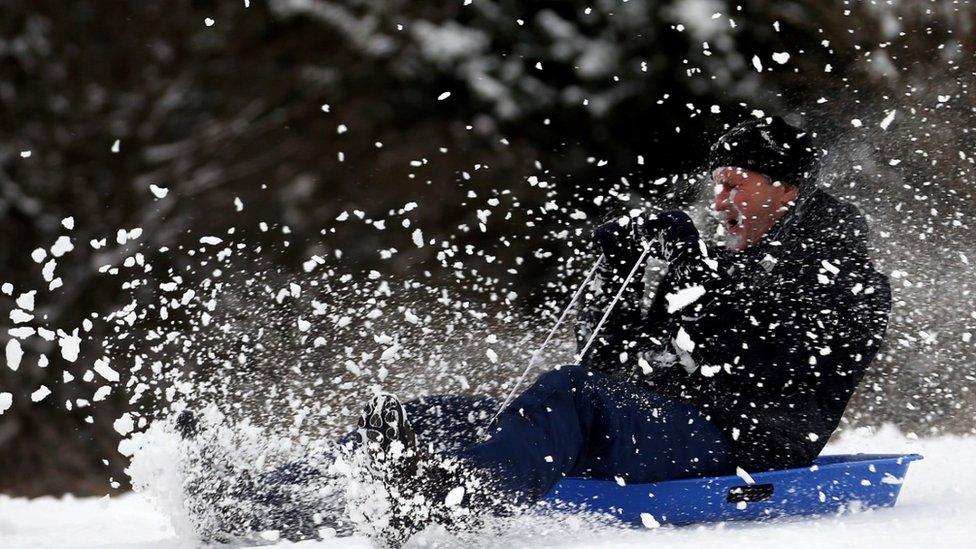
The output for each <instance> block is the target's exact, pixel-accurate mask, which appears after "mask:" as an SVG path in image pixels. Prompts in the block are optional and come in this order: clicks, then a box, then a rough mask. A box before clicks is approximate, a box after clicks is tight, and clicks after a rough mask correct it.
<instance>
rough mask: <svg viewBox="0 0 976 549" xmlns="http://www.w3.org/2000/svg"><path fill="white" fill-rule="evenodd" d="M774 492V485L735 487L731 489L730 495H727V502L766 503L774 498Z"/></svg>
mask: <svg viewBox="0 0 976 549" xmlns="http://www.w3.org/2000/svg"><path fill="white" fill-rule="evenodd" d="M773 491H774V488H773V485H772V484H747V485H745V486H733V487H732V488H729V491H728V493H727V494H725V502H726V503H743V502H749V503H754V502H757V501H766V500H767V499H769V498H771V497H773Z"/></svg>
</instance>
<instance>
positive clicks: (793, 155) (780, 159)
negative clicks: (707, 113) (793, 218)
mask: <svg viewBox="0 0 976 549" xmlns="http://www.w3.org/2000/svg"><path fill="white" fill-rule="evenodd" d="M816 162H817V152H816V149H815V148H814V144H813V138H812V137H811V135H810V133H809V132H807V131H805V130H802V129H800V128H797V127H796V126H791V125H790V124H789V123H787V122H786V121H785V120H783V119H782V118H780V117H779V116H768V117H766V118H759V119H756V120H748V121H746V122H742V123H741V124H739V125H737V126H735V127H734V128H732V129H731V130H729V131H728V132H726V133H725V135H723V136H722V137H720V138H719V139H718V141H716V142H715V144H714V145H712V151H711V154H710V155H709V161H708V168H709V171H713V170H715V169H716V168H721V167H724V166H732V167H736V168H744V169H747V170H751V171H754V172H759V173H761V174H765V175H767V176H769V177H770V178H772V179H773V180H774V181H782V182H784V183H789V184H792V185H796V186H798V187H807V186H810V185H813V184H814V182H815V180H816Z"/></svg>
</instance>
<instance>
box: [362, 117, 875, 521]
mask: <svg viewBox="0 0 976 549" xmlns="http://www.w3.org/2000/svg"><path fill="white" fill-rule="evenodd" d="M816 164H817V154H816V149H815V148H814V145H813V142H812V139H811V136H810V135H809V134H808V133H806V132H804V131H803V130H801V129H799V128H796V127H793V126H791V125H789V124H788V123H786V122H785V121H783V120H782V119H781V118H778V117H770V118H765V119H760V120H752V121H748V122H744V123H742V124H740V125H738V126H736V127H735V128H733V129H732V130H731V131H729V132H728V133H726V134H725V135H724V136H722V138H721V139H719V141H718V142H717V143H716V144H715V145H714V146H713V148H712V154H711V159H710V168H711V170H712V177H713V179H714V182H715V186H716V197H715V204H714V209H715V212H716V213H717V215H718V217H719V219H720V221H721V222H722V228H723V230H724V232H725V239H726V242H725V246H726V249H725V250H716V249H710V248H707V247H706V246H705V245H704V243H703V242H702V241H701V240H700V239H699V234H698V231H697V229H696V228H695V226H694V224H693V223H692V222H691V220H690V218H689V217H688V216H687V215H686V214H684V213H682V212H680V211H673V212H667V213H663V214H656V215H654V214H648V215H643V216H640V217H638V218H636V219H622V220H619V221H612V222H610V223H607V224H605V225H603V226H601V227H599V228H598V229H597V230H596V232H595V233H594V238H595V240H596V242H597V244H598V246H599V248H600V249H601V251H602V252H603V254H604V256H605V257H606V261H605V262H604V263H603V266H602V267H601V270H600V271H599V276H598V277H597V280H596V283H595V285H594V287H593V288H591V291H590V292H588V294H587V299H586V302H585V305H584V307H583V310H582V311H581V312H580V315H579V320H578V336H579V345H580V346H581V347H582V345H583V342H584V341H585V340H586V339H587V338H588V337H589V336H591V335H592V330H593V328H594V326H595V324H596V322H595V321H596V320H597V319H598V318H599V317H600V316H602V314H603V312H604V311H605V309H606V308H607V306H609V304H610V301H611V298H612V296H613V295H614V294H615V293H616V291H617V289H618V287H619V285H620V284H621V282H622V281H623V280H624V277H625V274H626V273H628V272H629V271H630V270H631V268H632V265H633V263H634V262H635V261H636V260H637V259H638V258H639V257H640V255H641V251H642V249H643V246H644V245H645V243H646V244H647V245H650V247H651V252H652V254H653V255H655V256H656V257H657V258H659V259H663V260H665V261H667V263H668V268H667V272H666V274H665V275H664V277H663V279H662V281H661V282H660V285H659V287H658V289H657V292H656V294H655V296H654V299H653V303H652V305H651V307H650V311H649V312H648V314H646V315H642V314H641V311H640V301H641V300H640V298H641V296H642V294H643V290H644V288H643V282H642V279H641V277H635V279H634V281H633V282H631V284H630V286H629V287H628V288H627V289H626V290H625V292H624V299H622V300H621V301H620V302H619V303H618V304H617V305H616V307H615V308H614V310H613V311H612V314H611V316H610V317H609V319H608V321H607V323H606V324H605V326H604V328H603V330H602V332H601V333H599V334H598V335H597V339H596V342H595V345H594V346H593V348H592V349H591V351H590V352H589V354H588V355H587V356H586V357H584V360H583V363H582V365H580V366H570V367H562V368H557V369H556V370H553V371H551V372H548V373H546V374H543V375H542V376H540V378H539V379H538V380H537V381H536V383H535V384H534V385H533V386H532V387H531V388H529V389H528V390H527V391H525V392H524V393H522V395H521V396H519V397H518V398H517V399H515V400H514V401H513V402H512V403H511V404H510V405H509V406H508V407H507V409H506V410H505V411H504V412H503V413H502V414H501V416H500V417H499V418H498V420H497V422H496V423H495V424H494V425H493V426H492V430H491V433H490V437H489V438H488V440H486V441H484V442H480V443H477V444H474V445H471V446H468V447H466V448H463V449H460V450H457V451H454V452H449V453H447V455H448V458H447V459H446V462H447V463H448V465H446V466H439V465H438V464H437V463H438V460H436V459H431V458H430V457H425V456H423V455H422V454H423V452H422V450H417V445H416V442H414V434H413V433H412V431H411V429H410V425H409V423H408V421H407V418H406V417H405V411H404V408H403V407H402V406H400V405H399V403H398V402H396V400H395V399H393V398H392V397H390V396H389V395H381V396H379V397H377V399H375V400H374V401H373V402H372V403H371V404H370V406H368V407H367V410H366V412H364V416H363V419H362V420H361V423H360V426H361V428H362V430H363V431H364V432H365V434H366V438H367V440H368V441H371V443H370V444H367V448H369V449H370V451H371V452H372V455H373V456H374V461H375V462H376V463H378V464H380V468H381V469H382V468H383V467H387V470H390V469H391V468H393V469H397V472H396V473H395V474H388V475H387V476H385V477H384V479H385V481H386V482H387V483H388V484H392V485H394V486H395V487H396V489H403V490H404V493H406V494H412V495H417V494H419V495H420V497H421V499H422V500H424V501H427V502H428V503H429V504H430V506H431V508H430V509H428V510H427V511H425V516H424V518H421V519H419V520H412V519H411V518H410V517H409V516H408V517H406V518H405V522H404V523H403V524H405V525H406V526H405V527H406V528H408V530H413V529H417V528H420V527H422V526H423V524H424V523H425V522H427V521H432V520H439V519H440V518H444V519H445V520H447V521H450V520H451V517H450V516H449V515H451V509H450V508H454V509H472V508H473V509H475V510H477V509H480V508H482V507H484V506H489V507H490V506H491V505H492V501H493V502H494V505H495V506H496V507H497V506H499V505H501V504H502V503H503V502H508V503H514V504H528V503H531V502H533V501H535V500H537V499H539V498H542V497H543V496H545V494H546V493H547V492H548V491H549V489H550V488H551V487H552V486H553V485H554V484H555V483H556V482H558V481H559V480H560V479H561V478H563V477H566V476H588V477H594V478H601V479H614V478H622V479H624V480H625V481H626V482H628V483H641V482H654V481H660V480H666V479H674V478H682V477H691V476H703V475H714V474H723V473H729V472H731V471H734V470H735V468H736V467H742V468H743V469H745V470H747V471H763V470H770V469H779V468H787V467H797V466H804V465H809V464H810V463H811V462H812V460H813V459H814V458H815V457H816V456H817V455H818V454H819V452H820V450H821V449H822V448H823V446H824V445H825V444H826V442H827V440H828V438H829V437H830V434H831V433H832V432H833V430H834V429H835V428H836V427H837V424H838V422H839V420H840V418H841V415H842V414H843V411H844V408H845V406H846V405H847V402H848V400H849V399H850V397H851V395H852V393H853V392H854V389H855V388H856V386H857V383H858V381H859V380H860V379H861V377H862V375H863V373H864V371H865V368H866V367H867V366H868V364H869V363H870V362H871V360H872V358H873V357H874V355H875V353H876V352H877V350H878V347H879V345H880V344H881V341H882V338H883V336H884V332H885V329H886V326H887V318H888V313H889V310H890V290H889V286H888V282H887V279H886V277H885V276H883V275H882V274H880V273H878V272H877V271H876V270H875V269H874V268H873V266H872V264H871V262H870V260H869V258H868V254H867V245H866V242H867V225H866V223H865V221H864V218H863V216H862V215H861V214H860V212H858V210H857V209H856V208H855V207H854V206H852V205H850V204H846V203H843V202H840V201H838V200H837V199H835V198H834V197H832V196H831V195H829V194H828V193H827V192H825V191H824V190H822V189H818V188H817V187H816V186H815V180H816ZM417 456H419V457H417ZM391 463H398V464H400V465H399V466H397V467H393V466H392V465H389V464H391ZM441 463H443V461H442V462H441ZM403 464H406V465H403ZM431 464H433V465H431ZM412 486H413V487H412ZM410 497H413V496H410ZM479 500H480V501H479ZM439 513H440V514H439ZM408 533H409V532H403V534H408Z"/></svg>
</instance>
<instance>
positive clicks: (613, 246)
mask: <svg viewBox="0 0 976 549" xmlns="http://www.w3.org/2000/svg"><path fill="white" fill-rule="evenodd" d="M621 221H625V222H626V223H627V224H626V225H621V224H620V223H621ZM633 226H634V220H633V219H629V220H624V219H623V218H619V217H618V218H614V219H612V220H610V221H607V222H606V223H604V224H603V225H600V226H599V227H597V228H596V230H595V231H593V240H594V241H595V242H596V245H597V247H598V248H600V251H601V252H603V255H604V256H606V258H607V260H608V261H609V262H610V264H611V265H615V266H624V265H630V264H632V263H633V262H635V261H637V258H638V257H640V254H641V251H642V248H641V244H640V240H638V239H636V238H635V236H634V233H633Z"/></svg>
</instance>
